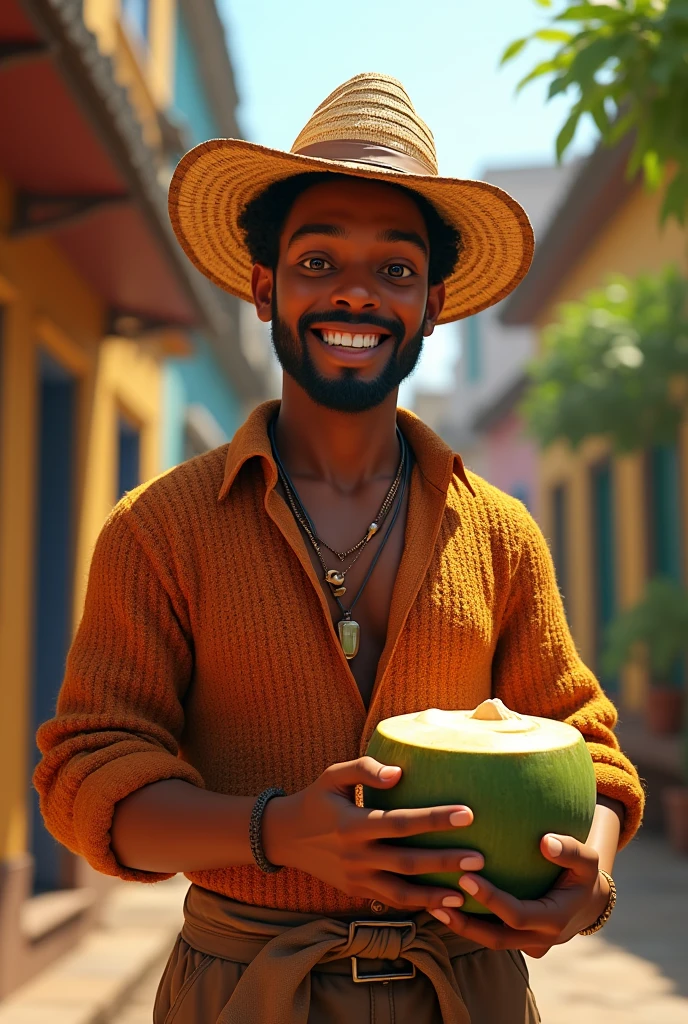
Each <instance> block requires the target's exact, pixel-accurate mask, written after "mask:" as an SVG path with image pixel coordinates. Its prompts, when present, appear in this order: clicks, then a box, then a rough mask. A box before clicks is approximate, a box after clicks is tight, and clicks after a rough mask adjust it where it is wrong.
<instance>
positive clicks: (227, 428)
mask: <svg viewBox="0 0 688 1024" xmlns="http://www.w3.org/2000/svg"><path fill="white" fill-rule="evenodd" d="M193 343H194V347H195V350H196V353H195V355H194V356H193V357H192V358H191V359H169V360H168V361H167V362H166V364H165V372H164V378H163V410H164V412H163V442H162V463H163V464H162V468H163V469H169V468H170V466H176V465H177V464H178V463H179V462H181V461H182V459H183V458H184V411H185V409H186V407H187V406H189V405H204V406H205V407H206V409H207V410H208V411H209V412H210V413H212V415H213V416H214V417H215V419H216V420H217V422H218V423H219V424H220V426H221V427H222V429H223V430H224V432H225V434H226V435H227V437H228V438H229V437H231V436H232V434H233V433H234V431H235V430H236V428H237V427H238V426H239V422H240V416H241V408H240V405H239V401H238V399H237V397H236V395H235V393H234V391H233V390H232V388H231V386H230V385H229V383H228V381H227V379H226V377H224V376H223V374H222V371H221V369H220V367H219V366H218V363H217V360H216V359H215V356H214V355H213V353H212V351H211V349H210V346H209V345H208V343H207V341H206V340H205V339H204V338H203V336H202V335H200V334H194V336H193Z"/></svg>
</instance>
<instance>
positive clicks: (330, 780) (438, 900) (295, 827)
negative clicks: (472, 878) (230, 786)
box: [262, 757, 484, 910]
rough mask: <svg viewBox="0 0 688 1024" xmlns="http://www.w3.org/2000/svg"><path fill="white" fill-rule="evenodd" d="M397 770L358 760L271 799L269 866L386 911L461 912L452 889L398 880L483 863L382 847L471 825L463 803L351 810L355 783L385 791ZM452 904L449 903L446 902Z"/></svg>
mask: <svg viewBox="0 0 688 1024" xmlns="http://www.w3.org/2000/svg"><path fill="white" fill-rule="evenodd" d="M400 778H401V768H399V767H393V766H391V765H382V764H380V762H379V761H376V760H374V758H372V757H359V758H358V759H357V760H356V761H346V762H344V763H342V764H335V765H332V766H331V767H330V768H327V769H326V770H325V771H324V772H323V773H322V775H321V776H320V777H319V778H318V779H316V780H315V782H314V783H313V784H312V785H310V786H308V788H307V789H304V790H301V792H299V793H295V794H293V795H292V796H287V797H276V798H275V799H273V800H271V801H270V802H269V803H268V805H267V807H266V809H265V814H264V817H263V826H262V832H263V849H264V851H265V856H266V857H267V858H268V860H270V861H272V863H273V864H281V865H285V866H287V867H293V868H298V869H299V870H300V871H307V872H308V873H309V874H311V875H315V877H316V878H320V879H321V880H322V881H323V882H327V883H328V884H329V885H333V886H336V888H337V889H341V890H342V892H345V893H346V894H347V895H348V896H354V897H357V898H363V899H377V900H380V901H381V902H382V903H386V904H388V906H390V907H398V908H400V909H402V908H403V909H409V910H410V909H414V910H423V909H429V908H431V907H441V906H450V907H457V906H461V905H462V904H463V901H464V897H463V896H462V895H461V893H457V892H456V890H455V889H449V888H446V889H445V888H442V887H441V886H428V885H416V884H414V883H413V882H409V881H408V879H406V878H402V877H400V876H401V875H418V874H422V873H424V872H434V871H459V870H462V867H461V865H462V862H463V865H464V868H463V869H466V868H471V869H473V870H477V871H479V870H480V869H481V868H482V867H483V866H484V861H483V858H482V856H481V855H480V854H479V853H475V852H474V851H472V850H457V849H439V850H427V849H425V850H423V849H419V848H418V849H414V848H412V847H407V846H393V845H391V844H389V843H385V842H381V840H385V839H398V838H400V837H402V836H413V835H418V834H420V833H421V832H439V831H449V830H451V829H453V828H457V827H458V828H460V827H461V826H466V825H470V824H471V822H472V821H473V812H472V811H471V810H470V809H469V808H468V807H464V806H463V805H461V804H456V805H452V806H447V807H427V808H424V807H419V808H415V809H412V810H411V809H409V810H393V811H380V810H374V809H370V808H363V807H356V805H355V803H354V792H355V787H356V786H357V785H358V784H363V785H366V786H371V787H373V788H375V789H390V788H391V787H392V786H394V785H396V783H397V782H398V781H399V779H400ZM447 900H449V901H450V902H449V903H447V902H446V901H447Z"/></svg>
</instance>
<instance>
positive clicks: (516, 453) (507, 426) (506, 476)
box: [484, 410, 538, 517]
mask: <svg viewBox="0 0 688 1024" xmlns="http://www.w3.org/2000/svg"><path fill="white" fill-rule="evenodd" d="M484 439H485V451H486V467H485V468H486V474H485V475H486V477H487V479H488V480H489V481H490V483H492V484H495V485H496V486H497V487H499V488H500V489H501V490H502V491H506V492H507V494H513V495H514V496H515V497H517V498H520V499H521V500H522V501H523V500H525V502H526V504H527V506H528V508H529V509H530V511H531V512H532V513H533V515H535V516H536V517H537V512H538V510H537V508H536V507H535V506H536V486H535V481H536V467H537V448H536V446H535V442H534V441H532V440H531V439H530V438H529V437H527V436H526V434H525V429H524V425H523V421H522V419H521V417H520V416H519V415H518V413H517V412H515V411H514V410H511V411H510V412H508V413H507V414H506V415H505V416H503V417H502V419H500V420H499V421H498V422H497V423H495V424H494V425H493V426H492V427H491V428H490V429H489V430H487V431H486V432H485V434H484Z"/></svg>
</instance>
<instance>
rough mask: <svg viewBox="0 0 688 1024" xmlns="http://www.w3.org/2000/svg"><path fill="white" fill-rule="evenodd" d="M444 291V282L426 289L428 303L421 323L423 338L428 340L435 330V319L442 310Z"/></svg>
mask: <svg viewBox="0 0 688 1024" xmlns="http://www.w3.org/2000/svg"><path fill="white" fill-rule="evenodd" d="M445 296H446V289H445V287H444V281H440V283H439V284H431V285H430V286H429V288H428V301H427V303H426V306H425V320H424V323H423V337H424V338H429V337H430V335H431V334H432V332H433V331H434V330H435V324H436V323H437V319H438V317H439V315H440V313H441V312H442V310H443V308H444V299H445Z"/></svg>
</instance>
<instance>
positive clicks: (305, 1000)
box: [181, 885, 482, 1024]
mask: <svg viewBox="0 0 688 1024" xmlns="http://www.w3.org/2000/svg"><path fill="white" fill-rule="evenodd" d="M394 919H395V918H394V917H392V916H391V915H390V917H389V920H394ZM396 919H397V920H401V919H402V915H400V914H398V913H397V914H396ZM352 920H365V921H366V922H369V923H367V924H366V925H365V926H363V927H359V928H357V929H355V931H354V935H353V937H352V939H351V940H350V939H349V923H350V921H352ZM403 920H405V921H408V922H409V925H408V926H407V927H406V928H403V929H402V928H398V927H397V928H393V927H389V926H388V925H387V924H386V922H385V920H384V919H380V920H379V921H377V920H375V921H370V917H369V915H365V914H360V915H359V916H358V917H355V918H354V917H351V916H350V915H349V916H347V917H319V916H318V915H317V914H302V913H298V912H293V911H285V910H274V909H271V908H265V907H254V906H250V905H248V904H245V903H238V902H237V901H236V900H232V899H229V898H228V897H227V896H221V895H219V894H218V893H214V892H210V891H209V890H207V889H202V888H201V887H200V886H197V885H192V886H191V887H190V889H189V891H188V893H187V895H186V900H185V902H184V925H183V927H182V933H181V934H182V938H183V939H184V941H185V942H187V943H188V944H189V945H190V946H192V947H193V948H194V949H197V950H198V951H199V952H201V953H205V954H208V955H209V956H214V957H219V958H220V959H222V960H231V961H233V962H234V963H241V964H247V965H248V966H247V968H246V970H245V971H244V972H243V974H242V976H241V979H240V981H239V983H238V984H237V986H236V988H235V989H234V991H233V993H232V995H231V996H230V999H229V1001H228V1002H227V1004H226V1005H225V1007H224V1009H223V1010H222V1012H221V1013H220V1016H219V1017H218V1019H217V1024H244V1022H245V1021H246V1020H260V1021H261V1024H282V1022H283V1021H285V1020H287V1019H288V1020H289V1021H290V1024H307V1022H308V1011H309V1007H310V998H311V995H310V994H311V986H310V972H311V971H312V970H317V971H334V972H336V973H338V974H339V973H341V974H350V973H351V959H350V958H351V957H352V956H356V957H359V958H361V962H362V963H365V962H366V961H368V962H370V961H371V960H385V961H388V962H389V961H395V960H399V959H403V960H406V961H409V962H410V963H412V964H415V966H416V968H417V969H418V970H419V971H421V972H422V973H423V974H425V975H426V976H427V977H428V979H429V980H430V981H431V982H432V984H433V986H434V988H435V992H436V993H437V998H438V1001H439V1005H440V1009H441V1011H442V1018H443V1020H444V1022H445V1024H450V1022H451V1024H470V1017H469V1014H468V1011H467V1009H466V1006H465V1003H464V1001H463V998H462V996H461V993H460V991H459V987H458V984H457V981H456V977H455V974H454V971H453V970H452V966H451V959H452V958H453V957H456V956H463V955H465V954H467V953H473V952H475V951H476V950H478V949H481V948H482V947H480V946H478V945H476V943H474V942H469V941H468V940H467V939H463V938H462V937H461V936H459V935H455V934H454V933H453V932H450V931H449V930H448V929H447V928H444V927H443V926H442V925H441V924H440V922H439V921H436V920H435V918H433V917H432V916H431V915H430V914H427V913H425V912H422V913H419V914H412V915H407V916H404V917H403ZM287 1007H288V1008H289V1010H288V1014H287V1015H285V1008H287ZM258 1011H259V1012H258Z"/></svg>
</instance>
